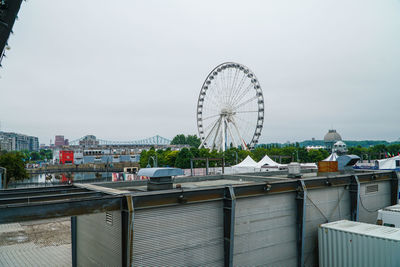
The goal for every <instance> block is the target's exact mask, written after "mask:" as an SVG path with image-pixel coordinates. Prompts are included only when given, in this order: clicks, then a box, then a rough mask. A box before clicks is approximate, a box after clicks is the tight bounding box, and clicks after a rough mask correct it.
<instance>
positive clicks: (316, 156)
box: [308, 149, 329, 163]
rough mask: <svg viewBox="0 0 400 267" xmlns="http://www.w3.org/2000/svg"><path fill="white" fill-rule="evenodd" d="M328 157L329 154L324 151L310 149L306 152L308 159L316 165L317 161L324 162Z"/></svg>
mask: <svg viewBox="0 0 400 267" xmlns="http://www.w3.org/2000/svg"><path fill="white" fill-rule="evenodd" d="M328 156H329V153H328V151H326V150H325V149H318V150H317V149H311V150H310V151H308V157H309V159H310V161H311V162H315V163H316V162H318V161H321V160H324V159H325V158H327V157H328Z"/></svg>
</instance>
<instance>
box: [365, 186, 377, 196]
mask: <svg viewBox="0 0 400 267" xmlns="http://www.w3.org/2000/svg"><path fill="white" fill-rule="evenodd" d="M378 191H379V187H378V184H372V185H367V186H365V194H372V193H376V192H378Z"/></svg>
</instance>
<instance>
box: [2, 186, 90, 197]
mask: <svg viewBox="0 0 400 267" xmlns="http://www.w3.org/2000/svg"><path fill="white" fill-rule="evenodd" d="M88 191H89V190H87V189H85V188H77V187H68V188H63V189H55V188H53V189H51V190H46V191H43V190H41V189H40V188H38V189H36V190H35V191H29V192H0V200H1V199H4V198H16V197H32V196H45V195H52V194H67V193H79V192H88Z"/></svg>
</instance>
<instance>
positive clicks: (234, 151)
mask: <svg viewBox="0 0 400 267" xmlns="http://www.w3.org/2000/svg"><path fill="white" fill-rule="evenodd" d="M234 152H235V154H236V165H237V164H238V153H237V151H234ZM235 154H232V156H235Z"/></svg>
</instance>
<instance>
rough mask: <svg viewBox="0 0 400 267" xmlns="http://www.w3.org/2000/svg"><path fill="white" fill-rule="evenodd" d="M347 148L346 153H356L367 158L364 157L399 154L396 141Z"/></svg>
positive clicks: (399, 146) (398, 145)
mask: <svg viewBox="0 0 400 267" xmlns="http://www.w3.org/2000/svg"><path fill="white" fill-rule="evenodd" d="M348 149H349V151H348V154H353V155H357V156H359V157H363V159H367V158H366V157H369V158H370V159H373V160H374V159H381V158H385V157H392V156H397V155H399V154H400V144H397V143H395V144H390V145H384V144H379V145H375V146H371V147H368V148H366V147H362V146H356V147H349V148H348Z"/></svg>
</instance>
